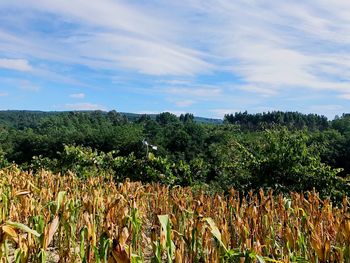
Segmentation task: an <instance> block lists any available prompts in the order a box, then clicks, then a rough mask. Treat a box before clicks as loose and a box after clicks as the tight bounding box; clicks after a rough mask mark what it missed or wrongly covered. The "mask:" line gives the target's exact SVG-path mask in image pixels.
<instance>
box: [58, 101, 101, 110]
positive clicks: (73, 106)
mask: <svg viewBox="0 0 350 263" xmlns="http://www.w3.org/2000/svg"><path fill="white" fill-rule="evenodd" d="M64 108H66V109H67V110H104V111H105V110H106V108H105V107H104V106H102V105H99V104H94V103H89V102H84V103H67V104H65V105H64Z"/></svg>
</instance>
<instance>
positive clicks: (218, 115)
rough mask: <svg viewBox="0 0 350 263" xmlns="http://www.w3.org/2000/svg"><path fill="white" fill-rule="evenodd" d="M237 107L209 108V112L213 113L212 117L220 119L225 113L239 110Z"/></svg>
mask: <svg viewBox="0 0 350 263" xmlns="http://www.w3.org/2000/svg"><path fill="white" fill-rule="evenodd" d="M239 111H240V110H238V109H229V108H227V109H226V108H222V109H211V110H210V112H212V113H214V116H213V117H214V118H218V119H222V118H224V116H225V115H226V114H231V113H232V114H234V113H235V112H239Z"/></svg>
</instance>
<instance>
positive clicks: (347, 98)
mask: <svg viewBox="0 0 350 263" xmlns="http://www.w3.org/2000/svg"><path fill="white" fill-rule="evenodd" d="M338 97H339V98H341V99H344V100H350V93H344V94H341V95H339V96H338Z"/></svg>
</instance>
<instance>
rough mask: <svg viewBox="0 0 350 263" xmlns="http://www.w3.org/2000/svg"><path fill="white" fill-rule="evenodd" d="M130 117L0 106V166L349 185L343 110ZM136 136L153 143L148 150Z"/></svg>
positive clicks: (329, 189) (287, 186) (306, 186)
mask: <svg viewBox="0 0 350 263" xmlns="http://www.w3.org/2000/svg"><path fill="white" fill-rule="evenodd" d="M128 116H130V119H128V118H127V117H126V116H125V115H124V114H121V113H118V112H116V111H110V112H102V111H91V112H62V113H45V112H21V111H8V112H0V166H1V167H4V166H8V165H9V164H11V163H12V162H15V163H17V164H19V165H20V166H21V167H22V168H23V169H32V170H34V172H35V171H38V170H40V169H47V170H52V171H54V172H61V173H62V174H65V173H67V172H68V171H72V172H74V173H76V174H78V175H79V176H80V177H82V178H87V177H90V176H94V175H96V174H104V175H106V176H113V177H114V178H115V180H116V181H117V182H118V181H122V180H124V179H126V178H130V179H131V180H139V181H143V182H155V181H156V182H161V183H165V184H168V185H171V186H174V185H183V186H185V185H192V186H203V185H209V186H210V189H213V190H220V191H222V190H223V191H228V190H229V188H231V187H234V188H236V189H237V190H240V191H241V192H248V191H249V190H251V189H258V188H259V187H263V188H273V189H275V190H277V191H280V192H288V191H291V190H293V191H305V190H312V189H313V188H315V189H316V190H318V191H319V192H320V193H321V195H323V196H329V195H331V196H333V197H337V198H340V196H341V195H343V194H347V193H349V183H348V181H347V176H348V175H349V174H350V117H349V116H348V115H346V114H344V115H343V116H341V117H340V118H336V119H335V120H333V121H328V120H327V119H326V118H325V117H324V116H319V115H315V114H308V115H305V114H301V113H297V112H269V113H263V114H248V113H247V112H243V113H236V114H235V115H232V114H231V115H226V116H225V124H221V125H213V124H208V123H198V122H197V121H196V120H197V119H198V118H197V117H194V116H193V115H192V114H183V115H181V116H180V117H179V118H178V117H176V116H175V115H174V114H171V113H169V112H165V113H161V114H159V115H141V116H140V115H136V114H134V115H130V114H129V115H128ZM132 120H135V121H132ZM266 128H269V129H268V130H266ZM143 140H146V141H147V142H149V144H152V145H154V146H156V147H157V150H155V149H151V147H149V149H148V151H146V148H145V147H144V145H143V144H142V141H143ZM1 149H2V150H1ZM339 168H344V170H343V171H341V170H340V169H339Z"/></svg>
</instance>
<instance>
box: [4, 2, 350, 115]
mask: <svg viewBox="0 0 350 263" xmlns="http://www.w3.org/2000/svg"><path fill="white" fill-rule="evenodd" d="M0 109H2V110H6V109H28V110H29V109H30V110H95V109H101V110H112V109H115V110H117V111H123V112H136V113H157V112H163V111H171V112H173V113H175V114H180V113H184V112H191V113H194V114H195V115H197V116H206V117H223V115H224V114H226V113H234V112H236V111H245V110H247V111H248V112H263V111H271V110H283V111H299V112H303V113H318V114H323V115H326V116H327V117H329V118H333V117H334V116H335V115H336V114H339V115H340V114H342V113H343V112H350V2H349V1H348V0H333V1H332V2H330V1H326V0H317V1H314V0H312V1H311V0H303V1H299V0H283V1H277V0H245V1H243V0H234V1H232V0H205V1H203V0H181V1H169V0H168V1H166V0H147V1H146V0H128V1H126V0H125V1H117V0H113V1H112V0H98V1H86V0H52V1H48V0H11V1H6V0H1V1H0Z"/></svg>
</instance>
